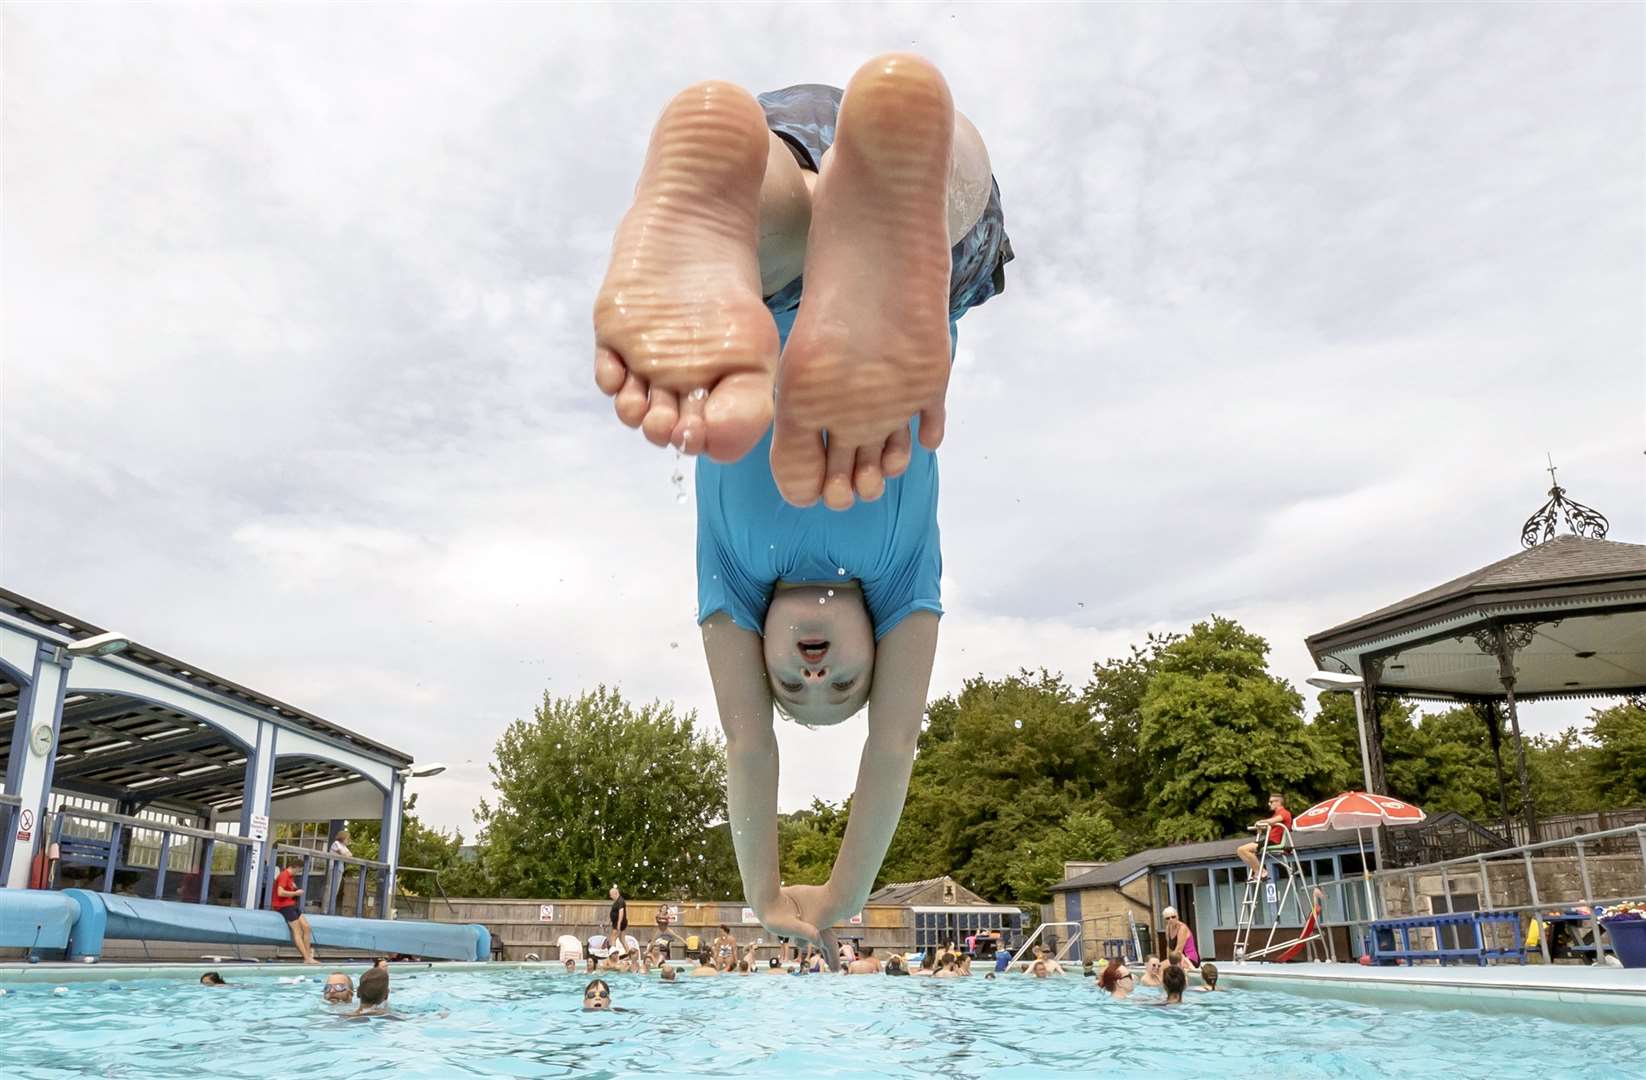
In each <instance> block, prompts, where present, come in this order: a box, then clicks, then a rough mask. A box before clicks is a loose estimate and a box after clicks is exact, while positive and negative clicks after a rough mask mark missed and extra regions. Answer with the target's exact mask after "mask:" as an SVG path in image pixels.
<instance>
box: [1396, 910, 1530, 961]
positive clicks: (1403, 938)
mask: <svg viewBox="0 0 1646 1080" xmlns="http://www.w3.org/2000/svg"><path fill="white" fill-rule="evenodd" d="M1492 926H1500V927H1503V928H1504V929H1505V930H1507V931H1508V937H1509V940H1510V941H1512V942H1514V944H1513V945H1512V946H1510V947H1508V948H1499V947H1496V946H1491V945H1488V944H1486V931H1487V929H1488V928H1489V927H1492ZM1414 930H1419V931H1421V930H1429V931H1432V932H1433V934H1434V945H1433V946H1425V945H1421V944H1419V945H1416V946H1414V945H1413V944H1412V931H1414ZM1448 931H1450V934H1451V944H1447V941H1446V938H1447V932H1448ZM1370 936H1371V948H1370V950H1369V952H1370V953H1371V959H1372V963H1374V964H1399V963H1401V962H1402V961H1404V962H1405V963H1406V965H1407V966H1408V967H1410V966H1412V965H1414V964H1416V963H1417V961H1419V960H1435V961H1438V962H1440V963H1441V964H1443V965H1444V964H1449V963H1451V962H1452V961H1453V960H1460V961H1461V960H1473V961H1474V962H1475V963H1477V964H1479V965H1480V966H1482V967H1484V966H1486V962H1487V961H1488V960H1516V961H1519V962H1520V963H1522V964H1524V963H1525V962H1526V945H1525V942H1524V941H1523V940H1522V938H1521V936H1520V916H1518V915H1515V914H1513V913H1512V912H1507V911H1454V912H1435V913H1434V914H1431V915H1412V916H1408V917H1406V918H1402V919H1378V920H1376V921H1375V922H1373V923H1372V924H1371V935H1370ZM1385 941H1387V944H1385ZM1397 941H1398V944H1397Z"/></svg>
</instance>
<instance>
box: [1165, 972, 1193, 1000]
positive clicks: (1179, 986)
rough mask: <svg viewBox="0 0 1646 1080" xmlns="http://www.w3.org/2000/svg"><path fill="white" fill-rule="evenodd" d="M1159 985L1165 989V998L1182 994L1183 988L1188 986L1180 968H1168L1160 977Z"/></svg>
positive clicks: (1186, 977) (1185, 976)
mask: <svg viewBox="0 0 1646 1080" xmlns="http://www.w3.org/2000/svg"><path fill="white" fill-rule="evenodd" d="M1160 985H1161V987H1162V988H1164V989H1165V991H1166V994H1167V996H1171V995H1173V994H1182V993H1183V988H1184V987H1185V986H1188V985H1189V977H1188V976H1187V975H1185V974H1183V969H1182V968H1180V967H1169V968H1167V969H1166V970H1165V971H1164V972H1163V973H1162V974H1161V976H1160Z"/></svg>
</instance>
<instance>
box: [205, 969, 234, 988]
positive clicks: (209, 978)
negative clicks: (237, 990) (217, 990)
mask: <svg viewBox="0 0 1646 1080" xmlns="http://www.w3.org/2000/svg"><path fill="white" fill-rule="evenodd" d="M200 985H201V986H227V985H229V984H228V983H226V982H224V981H223V976H221V975H219V974H218V973H217V972H215V971H208V972H206V973H205V974H204V975H202V976H200Z"/></svg>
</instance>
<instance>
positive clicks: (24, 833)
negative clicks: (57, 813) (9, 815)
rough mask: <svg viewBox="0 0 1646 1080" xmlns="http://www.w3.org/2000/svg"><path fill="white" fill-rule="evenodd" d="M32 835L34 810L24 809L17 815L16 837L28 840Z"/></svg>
mask: <svg viewBox="0 0 1646 1080" xmlns="http://www.w3.org/2000/svg"><path fill="white" fill-rule="evenodd" d="M33 836H34V811H33V810H24V811H23V812H22V813H20V814H18V815H17V839H19V840H28V839H30V838H31V837H33Z"/></svg>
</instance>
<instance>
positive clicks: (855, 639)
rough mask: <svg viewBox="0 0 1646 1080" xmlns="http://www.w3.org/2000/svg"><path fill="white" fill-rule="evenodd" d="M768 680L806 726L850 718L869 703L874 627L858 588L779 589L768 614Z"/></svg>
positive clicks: (783, 704) (780, 701) (786, 707)
mask: <svg viewBox="0 0 1646 1080" xmlns="http://www.w3.org/2000/svg"><path fill="white" fill-rule="evenodd" d="M765 652H766V677H767V678H768V679H769V680H770V682H771V687H772V694H773V696H774V697H775V698H776V699H777V701H778V704H779V705H780V706H781V707H782V709H783V711H784V712H786V713H788V714H789V715H790V716H792V717H794V718H795V719H796V720H798V721H799V722H800V723H802V724H810V725H815V726H825V725H829V724H838V723H840V722H841V721H843V720H846V719H849V718H850V717H851V716H853V715H855V714H856V713H857V711H858V710H859V709H861V708H862V707H863V704H864V702H866V701H868V699H869V682H870V680H871V678H872V677H873V675H874V627H873V626H871V625H870V623H869V612H868V609H867V608H866V607H864V605H863V593H862V591H861V590H859V589H858V588H857V586H856V585H855V584H847V583H841V584H839V585H794V586H786V585H779V586H778V588H777V591H776V592H774V593H773V594H772V602H771V605H770V606H769V607H768V608H767V609H766V636H765Z"/></svg>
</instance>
